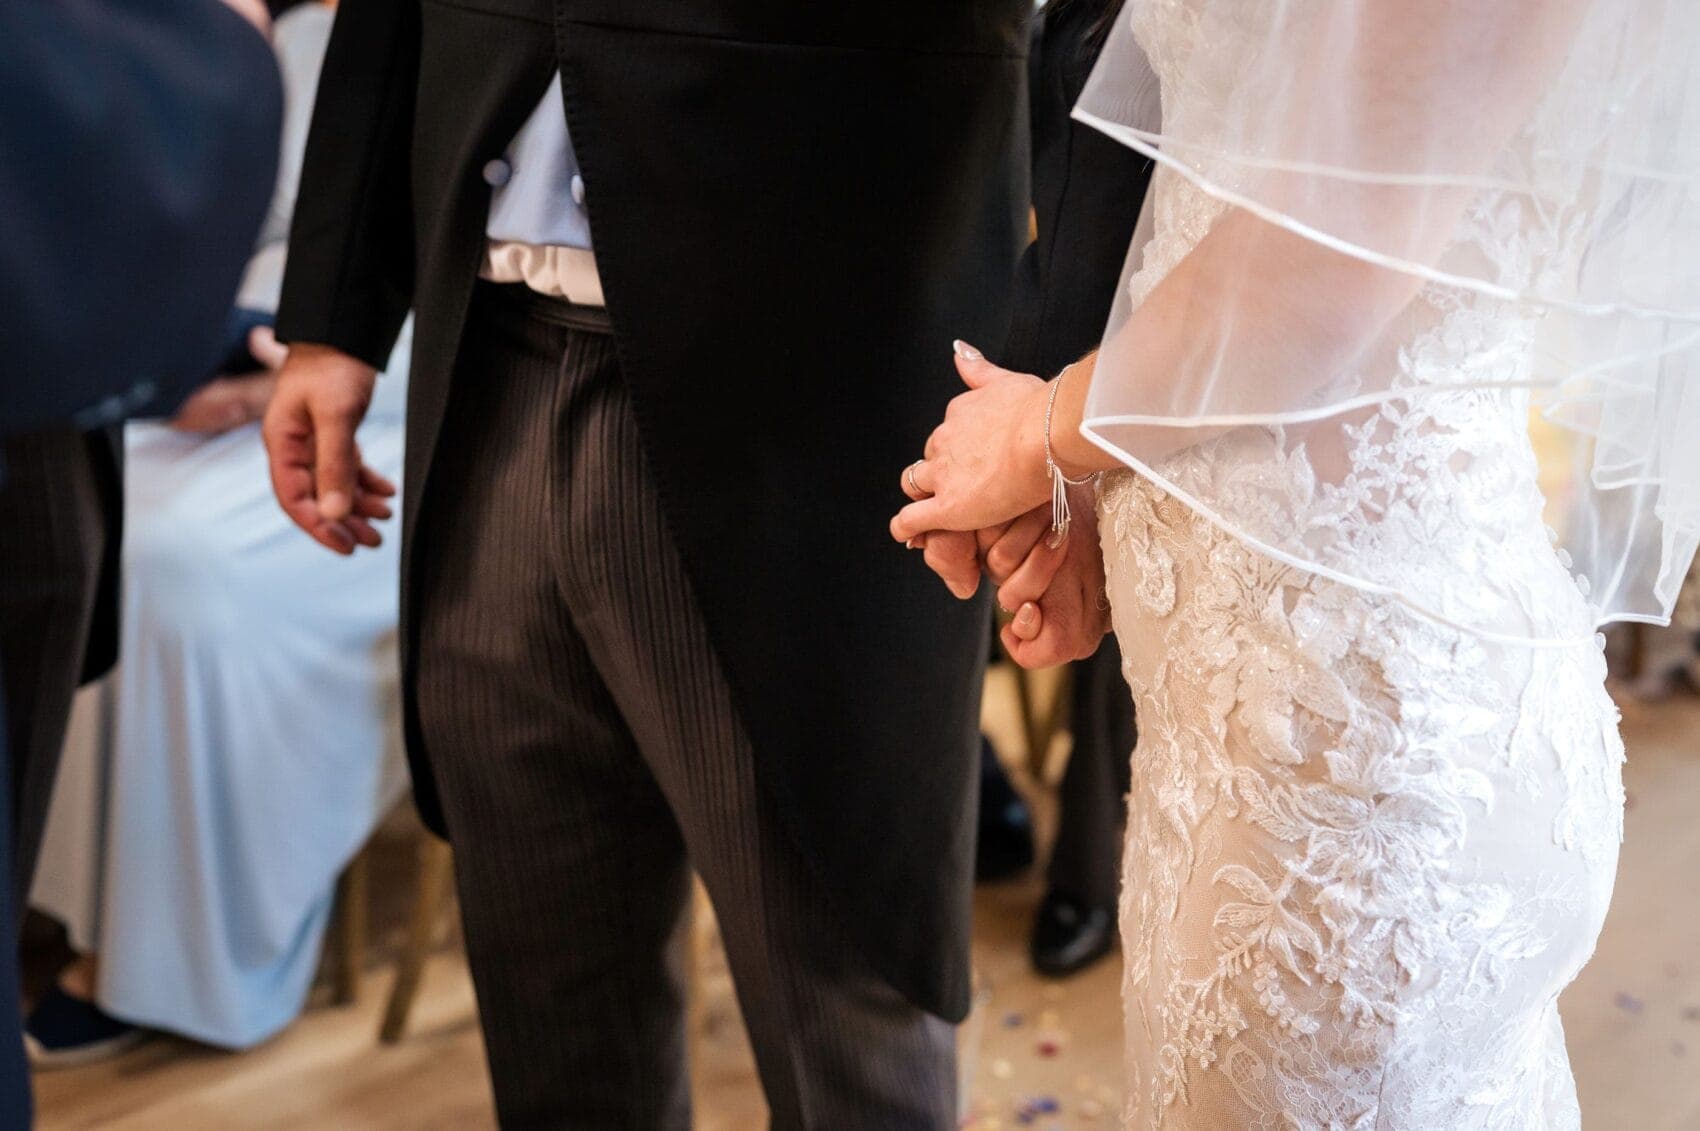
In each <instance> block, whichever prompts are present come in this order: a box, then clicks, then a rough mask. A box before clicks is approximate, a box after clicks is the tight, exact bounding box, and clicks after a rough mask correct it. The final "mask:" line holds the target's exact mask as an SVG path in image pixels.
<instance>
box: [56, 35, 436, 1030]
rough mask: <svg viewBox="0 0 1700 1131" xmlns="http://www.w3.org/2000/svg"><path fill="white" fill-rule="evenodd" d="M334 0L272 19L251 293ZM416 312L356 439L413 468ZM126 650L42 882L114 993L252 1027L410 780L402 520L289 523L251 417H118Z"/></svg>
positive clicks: (59, 814) (266, 292)
mask: <svg viewBox="0 0 1700 1131" xmlns="http://www.w3.org/2000/svg"><path fill="white" fill-rule="evenodd" d="M330 24H331V12H330V10H329V9H328V8H324V7H321V6H319V5H308V6H305V7H301V8H297V9H294V10H293V11H291V12H290V13H289V14H288V15H286V16H285V17H284V18H282V19H280V20H279V21H278V25H277V34H276V43H277V51H278V56H279V61H280V63H281V65H282V68H283V72H284V77H285V91H286V99H287V111H286V124H285V135H284V151H283V161H282V171H281V174H280V179H279V191H278V200H277V202H275V203H274V206H273V209H272V212H271V216H270V218H269V219H268V221H267V225H266V230H265V231H264V232H263V233H262V241H261V243H262V246H261V248H260V250H259V252H258V253H257V254H256V256H255V261H254V264H253V265H252V267H251V269H250V272H249V276H248V279H247V280H246V282H245V283H244V287H243V292H244V293H243V296H242V300H241V301H242V302H243V304H244V305H250V306H261V307H263V306H267V305H270V304H271V303H275V301H276V298H275V296H276V290H277V286H278V281H279V278H280V276H281V266H282V248H283V242H282V241H283V239H284V236H285V235H286V234H287V224H288V216H289V212H290V210H291V207H292V204H293V198H294V187H295V180H296V178H297V176H298V175H299V169H300V155H301V149H302V146H303V142H304V138H305V134H306V127H307V121H308V118H309V117H310V109H311V101H312V96H313V91H314V89H315V86H316V84H317V77H318V68H319V62H320V60H321V58H322V56H323V52H324V47H325V43H326V40H327V39H328V36H329V31H330ZM406 365H407V336H406V334H405V333H404V336H403V340H402V344H401V345H400V346H398V348H397V351H396V355H395V356H393V357H392V358H391V362H390V366H389V372H388V373H387V374H386V375H385V376H384V377H382V378H380V379H379V383H378V394H377V396H376V398H375V400H374V403H373V406H372V409H371V412H370V414H369V416H368V418H367V421H366V423H365V425H364V427H363V428H362V430H361V432H360V434H359V439H360V445H361V450H362V453H363V455H364V456H365V458H366V460H367V461H368V462H369V463H371V464H372V465H373V466H374V467H375V468H377V469H378V470H379V471H381V472H382V473H384V474H385V475H387V476H390V477H391V478H393V479H396V480H397V481H398V482H399V479H400V472H401V463H402V412H403V403H404V400H405V382H406ZM125 441H126V443H125V459H126V467H125V482H124V488H125V495H126V501H125V508H126V514H125V532H124V544H123V569H122V585H123V592H122V621H121V641H120V646H121V660H120V663H119V666H118V668H117V669H116V670H115V671H114V672H113V674H112V675H111V676H110V677H109V678H108V679H107V680H105V681H104V682H103V683H102V684H101V685H98V686H96V687H94V688H90V689H88V690H86V691H85V692H84V693H83V694H82V696H81V697H80V698H79V701H78V704H77V707H76V711H75V714H74V717H73V720H72V726H71V731H70V735H69V738H68V741H67V744H66V750H65V756H64V763H63V767H62V769H61V770H60V775H59V780H58V783H57V786H56V788H55V793H54V799H53V806H52V810H51V813H50V816H49V823H48V830H47V837H46V844H45V845H44V849H43V853H42V861H43V862H42V866H41V869H40V872H39V874H38V876H37V878H36V882H35V888H34V891H33V893H32V895H33V897H32V902H34V903H35V905H36V906H37V907H39V908H40V909H42V910H44V911H46V912H47V913H48V914H51V915H53V916H54V917H56V918H58V919H60V920H61V921H63V922H64V923H65V924H66V926H67V928H68V930H69V932H70V937H71V941H72V943H73V945H74V946H76V947H77V949H78V950H80V951H84V952H90V951H93V952H97V953H98V954H99V955H100V975H99V982H98V987H97V998H98V1001H99V1004H100V1005H101V1007H102V1008H104V1009H106V1010H107V1011H108V1012H109V1013H112V1014H113V1015H115V1016H118V1017H121V1018H124V1019H126V1020H128V1021H132V1022H135V1023H138V1024H141V1025H145V1026H148V1027H152V1028H158V1029H165V1030H169V1031H171V1032H175V1033H179V1034H182V1035H184V1036H188V1037H191V1038H194V1039H197V1040H200V1041H205V1042H207V1043H210V1044H215V1045H220V1046H225V1047H231V1048H239V1047H245V1046H248V1045H252V1044H254V1043H256V1042H258V1041H262V1040H264V1039H265V1038H267V1037H269V1036H271V1035H272V1034H274V1033H276V1032H277V1031H278V1030H279V1029H281V1028H282V1027H284V1026H285V1025H287V1024H288V1023H289V1022H290V1021H291V1020H293V1019H294V1017H295V1016H296V1015H297V1014H298V1013H299V1012H300V1010H301V1007H302V1003H303V1001H304V1000H305V997H306V994H307V990H308V988H309V986H310V985H311V982H312V978H313V974H314V971H315V968H316V966H317V962H318V956H319V950H320V945H321V943H322V940H323V936H324V931H325V927H326V924H327V921H328V918H329V915H330V911H331V902H332V892H333V889H334V886H335V881H336V877H337V875H338V873H339V872H340V871H341V869H342V868H343V866H344V865H345V864H346V863H347V861H348V860H349V858H350V857H351V856H352V855H353V854H354V853H355V852H356V851H357V850H358V849H359V847H360V845H361V844H362V842H364V840H365V839H366V837H367V836H368V835H369V834H370V832H371V830H372V828H373V827H374V826H375V825H376V823H377V822H378V821H379V820H380V819H381V818H382V816H383V814H384V813H385V812H386V811H387V810H388V809H389V808H390V807H391V806H392V805H394V804H395V802H396V801H397V800H398V799H399V797H400V795H401V793H402V791H403V790H404V789H405V782H406V777H405V769H404V767H403V765H402V759H401V757H400V740H399V734H398V723H397V674H396V651H395V631H396V612H397V553H396V547H397V543H398V541H399V538H398V532H397V531H396V530H395V528H394V523H393V522H392V523H390V524H387V529H386V530H385V534H386V538H385V543H384V545H383V546H382V547H381V548H380V549H378V550H377V551H368V550H362V551H361V552H360V553H359V554H357V555H355V556H354V557H352V558H341V557H338V556H336V555H334V554H331V553H330V552H328V551H326V550H325V549H323V548H322V547H320V546H319V545H317V544H316V543H314V542H313V541H311V540H310V539H309V538H308V537H307V536H306V535H304V534H302V533H301V532H300V531H299V530H297V529H296V528H295V527H294V526H292V525H291V524H290V522H289V521H288V519H287V518H285V516H284V515H283V513H282V511H281V510H279V508H278V506H277V503H276V501H275V500H274V499H273V498H272V494H271V489H270V485H269V481H268V477H267V471H266V459H265V451H264V448H263V447H262V445H261V441H260V436H259V428H258V426H257V425H249V426H247V427H243V428H239V429H236V430H234V431H231V432H227V433H224V434H222V435H218V436H212V437H201V436H193V435H185V434H182V433H178V432H175V431H172V430H171V429H169V428H166V427H165V426H163V425H161V424H155V423H141V424H135V425H132V426H131V427H130V428H129V429H128V431H127V433H126V437H125Z"/></svg>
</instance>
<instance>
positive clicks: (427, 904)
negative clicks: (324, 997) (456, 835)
mask: <svg viewBox="0 0 1700 1131" xmlns="http://www.w3.org/2000/svg"><path fill="white" fill-rule="evenodd" d="M453 864H454V856H453V853H452V852H451V851H450V849H449V846H448V844H447V843H445V842H444V841H441V840H438V839H437V838H436V837H434V836H432V835H431V834H430V833H421V834H420V841H419V881H418V889H417V891H416V892H415V893H414V897H413V916H412V918H411V919H410V920H409V922H408V925H407V945H406V948H405V949H404V950H403V951H402V954H401V958H400V960H399V961H398V962H397V963H396V972H395V985H394V986H393V987H391V989H390V1001H389V1005H388V1006H387V1007H386V1008H385V1009H384V1021H383V1024H382V1026H381V1027H380V1028H379V1029H378V1039H379V1040H380V1041H382V1042H383V1043H384V1044H386V1045H393V1044H395V1043H396V1042H397V1041H399V1040H401V1036H402V1033H403V1032H405V1031H406V1029H407V1018H408V1015H409V1014H410V1013H412V1011H413V999H414V997H415V996H417V995H418V993H419V980H420V977H421V975H422V974H423V973H424V971H425V960H426V958H428V957H429V956H430V954H431V949H432V948H433V947H434V946H435V945H436V942H437V930H438V927H439V926H440V925H441V921H442V918H443V903H444V900H445V899H446V898H447V896H448V893H449V881H450V878H451V877H452V876H453V874H454V873H453Z"/></svg>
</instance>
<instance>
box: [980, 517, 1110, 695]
mask: <svg viewBox="0 0 1700 1131" xmlns="http://www.w3.org/2000/svg"><path fill="white" fill-rule="evenodd" d="M1073 493H1074V494H1075V496H1076V497H1075V498H1074V499H1073V500H1071V502H1072V503H1073V506H1072V508H1071V509H1072V510H1073V512H1074V518H1073V521H1072V524H1071V527H1070V530H1069V536H1068V540H1067V541H1066V542H1064V543H1063V544H1062V545H1061V546H1060V547H1057V548H1055V549H1053V548H1052V547H1051V546H1050V545H1049V544H1048V540H1046V539H1043V538H1041V539H1040V540H1038V541H1037V542H1036V543H1035V544H1034V545H1033V547H1032V550H1031V551H1030V552H1029V554H1028V555H1027V558H1026V560H1025V561H1024V562H1023V563H1022V564H1021V565H1020V566H1019V567H1018V568H1017V569H1016V570H1015V571H1014V572H1013V573H1012V574H1011V575H1010V576H1009V578H1008V579H1007V580H1006V581H1004V582H1003V583H1002V585H1001V587H1000V588H999V589H998V604H999V605H1001V606H1003V607H1004V608H1005V609H1011V610H1014V612H1015V617H1014V619H1013V620H1011V621H1010V622H1009V623H1008V624H1006V625H1004V627H1003V632H1002V639H1003V645H1004V648H1005V649H1006V650H1008V652H1009V655H1010V658H1011V659H1013V660H1014V661H1015V662H1016V663H1018V664H1020V665H1021V666H1022V667H1024V668H1045V667H1051V666H1052V665H1054V664H1061V663H1066V662H1068V661H1070V660H1083V659H1085V658H1086V657H1088V656H1090V655H1092V653H1094V652H1096V651H1097V650H1098V645H1099V644H1100V643H1101V642H1102V641H1103V639H1104V634H1105V633H1106V632H1108V631H1109V630H1110V618H1109V610H1108V607H1107V605H1106V603H1105V601H1104V558H1103V550H1102V548H1101V547H1100V545H1099V543H1098V522H1097V514H1096V513H1095V507H1094V505H1093V500H1092V498H1091V497H1090V492H1085V491H1076V492H1073Z"/></svg>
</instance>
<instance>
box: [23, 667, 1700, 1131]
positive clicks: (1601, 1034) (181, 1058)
mask: <svg viewBox="0 0 1700 1131" xmlns="http://www.w3.org/2000/svg"><path fill="white" fill-rule="evenodd" d="M1010 703H1011V697H1010V695H1009V690H1008V686H1007V685H1006V684H1004V683H995V684H994V686H993V688H992V694H991V695H990V696H989V697H988V706H987V713H988V727H989V729H990V730H991V731H992V733H993V735H994V738H998V739H1000V745H1001V747H1002V748H1003V749H1005V750H1012V751H1013V750H1014V749H1015V748H1016V744H1015V741H1014V735H1015V733H1016V727H1015V724H1014V720H1013V717H1012V711H1011V707H1010ZM1625 734H1626V737H1627V738H1628V740H1629V749H1630V761H1629V767H1628V781H1629V789H1630V811H1629V816H1628V834H1627V843H1626V844H1625V846H1624V850H1623V857H1622V863H1621V866H1620V870H1619V875H1618V886H1617V895H1616V900H1615V902H1614V904H1613V908H1612V913H1611V917H1610V919H1609V920H1608V922H1607V924H1606V929H1605V934H1604V936H1603V937H1602V939H1601V941H1600V946H1599V951H1598V953H1597V955H1596V957H1595V960H1594V962H1593V963H1592V964H1591V965H1590V966H1589V967H1588V969H1587V970H1586V971H1585V972H1584V973H1583V975H1582V977H1581V979H1580V980H1578V982H1577V983H1576V984H1575V985H1574V986H1573V987H1572V988H1571V989H1570V991H1569V992H1568V993H1567V994H1566V996H1565V998H1564V1002H1563V1007H1564V1018H1565V1024H1566V1027H1567V1030H1568V1032H1569V1039H1570V1048H1571V1053H1572V1059H1573V1062H1574V1064H1575V1070H1576V1077H1577V1082H1578V1087H1579V1089H1580V1091H1581V1097H1582V1109H1583V1113H1584V1118H1585V1121H1586V1126H1588V1127H1590V1128H1598V1129H1605V1131H1619V1129H1634V1131H1692V1129H1695V1128H1700V1072H1697V1071H1696V1069H1697V1068H1700V819H1697V818H1700V704H1696V703H1695V702H1693V701H1686V702H1681V703H1676V704H1671V705H1664V706H1659V707H1656V708H1637V709H1632V710H1631V711H1630V712H1629V714H1628V717H1627V718H1626V720H1625ZM1037 795H1038V797H1039V801H1040V811H1041V819H1042V822H1044V823H1048V811H1049V807H1048V805H1047V804H1046V802H1045V798H1044V796H1043V793H1042V791H1038V794H1037ZM385 858H386V859H388V860H389V861H390V864H389V865H388V866H387V867H386V866H384V865H383V864H382V862H380V867H379V868H378V869H377V876H376V877H375V879H376V881H377V882H376V883H375V885H374V886H375V887H376V888H378V889H379V896H380V898H379V899H378V900H377V901H376V902H377V906H376V907H375V909H374V921H375V926H376V927H377V928H378V931H377V937H376V939H375V942H374V945H373V947H372V948H371V949H372V953H371V970H370V972H369V974H368V976H367V978H366V980H365V985H364V987H363V990H362V994H361V997H360V999H359V1000H358V1001H357V1002H356V1004H354V1005H353V1006H348V1007H340V1008H339V1007H333V1006H330V1005H328V1004H325V1003H324V1000H323V996H324V991H323V990H322V989H321V990H320V991H319V996H320V1000H319V1001H318V1002H317V1003H316V1004H314V1005H313V1006H312V1007H311V1008H310V1009H309V1010H308V1011H307V1013H306V1015H305V1016H304V1017H303V1018H302V1020H301V1021H300V1022H299V1023H298V1024H297V1025H295V1026H294V1027H293V1028H292V1029H290V1030H289V1031H288V1032H286V1033H285V1034H283V1035H282V1036H280V1037H279V1038H277V1039H276V1040H274V1041H272V1042H271V1043H269V1044H267V1045H266V1046H264V1047H263V1048H260V1049H258V1050H255V1051H252V1052H249V1053H245V1054H240V1055H235V1054H226V1053H219V1052H212V1051H209V1050H206V1049H202V1048H198V1047H196V1046H193V1045H189V1044H187V1043H183V1042H178V1041H170V1040H158V1041H155V1042H153V1043H151V1044H149V1045H147V1046H145V1047H144V1048H142V1049H139V1050H137V1051H135V1052H133V1053H131V1054H130V1055H128V1056H126V1057H124V1058H121V1059H119V1060H117V1061H115V1062H110V1063H107V1064H103V1065H97V1066H93V1067H90V1068H86V1069H79V1070H73V1071H64V1072H56V1073H49V1074H44V1075H41V1076H39V1077H38V1078H37V1088H38V1095H39V1100H40V1109H41V1120H40V1127H41V1128H42V1129H43V1131H71V1129H74V1128H75V1129H99V1131H157V1129H170V1131H202V1129H205V1131H247V1129H255V1131H258V1129H266V1131H282V1129H295V1128H300V1129H303V1131H306V1129H312V1131H324V1129H336V1131H438V1129H441V1131H450V1129H453V1131H480V1129H485V1128H491V1127H493V1126H494V1121H493V1119H492V1117H491V1115H490V1106H489V1089H488V1084H487V1081H486V1078H485V1072H484V1065H483V1059H482V1053H481V1050H480V1043H479V1037H478V1030H477V1023H476V1015H475V1007H474V1004H473V998H472V991H471V987H470V984H469V982H468V979H467V973H466V967H465V964H464V962H463V960H462V959H461V957H460V952H459V949H458V945H457V944H456V943H455V941H454V940H453V939H452V938H451V939H450V940H449V942H448V943H447V944H445V946H444V948H443V951H442V953H440V954H439V955H438V956H437V957H436V959H435V960H434V962H433V964H432V965H431V966H430V968H429V969H428V971H427V974H426V980H425V986H424V989H423V991H422V995H421V998H420V1001H419V1006H418V1009H417V1011H416V1014H415V1019H414V1023H413V1028H412V1033H411V1035H410V1036H408V1037H407V1039H405V1040H404V1041H403V1042H402V1043H401V1044H399V1045H397V1046H394V1047H381V1046H379V1045H378V1044H377V1043H376V1040H375V1034H376V1032H377V1027H378V1018H379V1013H380V1011H381V1009H382V1005H383V997H384V994H385V993H386V992H387V989H388V982H389V978H390V967H389V962H390V959H391V957H392V956H393V953H394V950H395V945H396V940H397V938H398V936H399V931H400V927H401V923H402V920H403V918H404V917H405V899H403V898H401V897H400V894H399V893H401V892H402V891H404V889H405V870H404V869H403V868H402V866H401V863H400V862H401V861H404V860H405V859H406V854H405V852H404V851H402V850H401V849H400V848H399V847H398V848H396V849H395V850H394V851H391V852H389V853H388V855H387V857H385ZM1038 895H1039V885H1038V881H1037V880H1036V879H1035V878H1032V877H1029V878H1028V879H1026V880H1024V881H1021V882H1017V883H1013V884H1008V885H999V886H995V887H989V888H983V889H981V891H980V892H979V893H978V896H977V899H976V915H977V920H976V927H975V940H974V948H975V959H976V963H977V965H978V968H979V970H980V971H981V974H982V976H983V979H984V981H985V983H986V985H987V987H988V999H987V1002H986V1004H985V1006H984V1007H983V1008H982V1009H981V1010H980V1011H979V1013H978V1014H977V1015H976V1018H975V1019H974V1021H973V1022H971V1025H970V1032H969V1033H967V1034H965V1041H964V1044H965V1047H967V1048H968V1055H969V1056H970V1057H971V1065H972V1072H973V1079H974V1086H973V1095H974V1101H973V1112H972V1117H971V1122H972V1125H973V1126H974V1127H975V1128H976V1129H978V1131H995V1129H997V1128H1010V1129H1013V1128H1015V1127H1017V1126H1020V1125H1021V1124H1020V1122H1019V1117H1020V1115H1021V1114H1022V1111H1023V1107H1024V1105H1031V1104H1033V1103H1034V1102H1035V1101H1050V1102H1054V1104H1055V1105H1056V1107H1057V1111H1056V1112H1055V1114H1049V1115H1043V1116H1040V1117H1039V1118H1037V1119H1036V1120H1033V1121H1032V1122H1031V1125H1032V1126H1035V1127H1038V1128H1047V1127H1058V1128H1065V1127H1066V1128H1074V1127H1088V1126H1093V1125H1097V1126H1111V1125H1113V1124H1114V1123H1115V1118H1114V1117H1115V1112H1116V1109H1117V1105H1118V1103H1119V1095H1118V1091H1117V1083H1118V1080H1117V1078H1118V1075H1119V1061H1120V1025H1121V1019H1120V1007H1119V999H1118V991H1119V987H1118V979H1119V969H1118V966H1117V964H1116V963H1115V962H1114V961H1108V962H1105V963H1102V964H1100V965H1099V966H1098V967H1096V968H1095V969H1093V970H1092V971H1090V972H1089V973H1087V974H1086V975H1084V976H1082V977H1080V978H1077V979H1075V980H1072V981H1069V982H1066V983H1062V984H1060V985H1058V984H1051V983H1044V982H1041V981H1039V980H1038V979H1035V978H1034V977H1033V976H1032V975H1031V974H1029V973H1028V971H1027V968H1026V959H1025V946H1026V931H1027V925H1028V919H1029V916H1030V915H1031V913H1032V907H1033V905H1034V903H1035V901H1036V900H1037V898H1038ZM701 984H702V986H703V991H704V993H703V998H704V1007H703V1010H702V1014H701V1033H700V1039H699V1041H698V1045H697V1047H698V1049H699V1053H700V1055H699V1059H698V1062H697V1063H696V1065H695V1066H694V1075H695V1090H696V1095H697V1114H698V1120H697V1126H698V1127H700V1128H703V1129H706V1131H748V1129H750V1128H757V1127H760V1126H763V1114H762V1113H763V1108H762V1106H761V1098H760V1093H759V1090H758V1089H757V1087H756V1084H755V1079H754V1072H753V1067H752V1063H751V1060H750V1056H749V1050H748V1048H747V1046H746V1045H745V1043H744V1040H743V1036H742V1031H741V1029H740V1026H739V1023H738V1019H737V1011H736V1006H735V1004H734V1003H733V1000H732V996H731V985H730V981H729V979H728V978H727V976H726V972H725V967H724V964H723V963H722V962H721V961H720V960H719V958H718V955H716V954H715V953H714V952H713V951H712V950H710V952H709V954H708V957H707V960H706V961H705V962H704V970H703V974H702V978H701ZM976 1026H977V1027H978V1028H979V1030H980V1039H979V1041H978V1043H977V1044H978V1047H977V1048H975V1047H974V1046H975V1044H976V1042H975V1041H974V1040H973V1039H972V1030H973V1028H974V1027H976Z"/></svg>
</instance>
